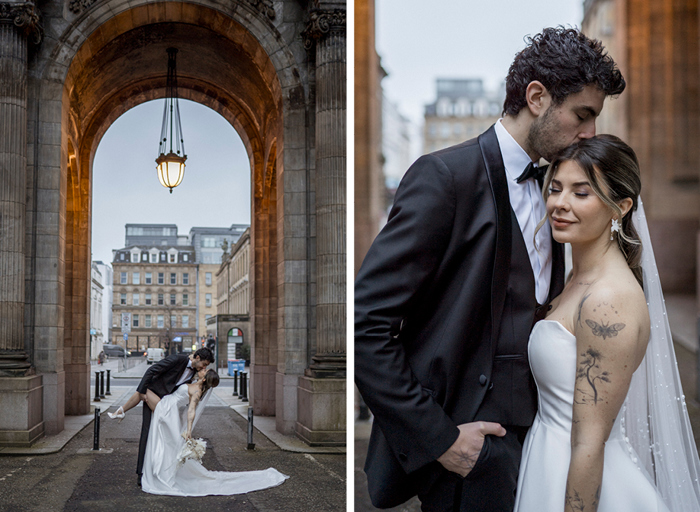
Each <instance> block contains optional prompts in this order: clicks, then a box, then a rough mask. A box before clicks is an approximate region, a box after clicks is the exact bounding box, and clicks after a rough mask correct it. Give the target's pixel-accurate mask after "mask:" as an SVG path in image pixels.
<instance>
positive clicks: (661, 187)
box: [582, 0, 700, 310]
mask: <svg viewBox="0 0 700 512" xmlns="http://www.w3.org/2000/svg"><path fill="white" fill-rule="evenodd" d="M699 22H700V18H699V17H698V1H697V0H691V1H687V2H674V1H672V0H658V1H651V0H586V1H585V2H584V19H583V23H582V29H583V31H584V32H585V33H586V34H587V35H589V36H591V37H595V38H597V39H600V40H601V41H602V42H603V44H604V45H605V46H606V48H607V49H608V52H609V53H610V55H611V56H612V57H613V58H614V59H615V61H616V62H617V63H618V65H619V67H620V70H621V71H622V74H623V75H624V77H625V79H626V80H627V88H626V89H625V92H624V93H623V94H622V95H621V96H620V97H619V98H618V99H613V100H608V101H606V106H605V108H604V109H603V112H602V114H601V116H600V119H599V121H598V123H597V127H598V133H613V134H615V135H618V136H619V137H621V138H622V139H623V140H625V141H627V142H628V143H629V144H630V145H631V146H632V148H633V149H634V150H635V152H636V153H637V157H638V158H639V164H640V168H641V172H642V194H641V195H642V200H643V202H644V207H645V210H646V215H647V220H648V222H649V232H650V235H651V237H652V241H653V242H654V253H655V256H656V261H657V265H658V267H659V274H660V279H661V283H662V285H663V287H664V292H665V293H683V294H696V295H697V294H698V288H699V287H700V272H698V269H699V268H700V261H699V260H700V256H699V252H698V246H700V236H699V234H700V231H699V230H700V145H698V142H697V141H698V138H700V87H699V86H700V49H699V47H700V44H699V40H698V34H699V30H700V27H699V26H698V23H699ZM696 241H697V242H696ZM698 310H700V304H699V305H698Z"/></svg>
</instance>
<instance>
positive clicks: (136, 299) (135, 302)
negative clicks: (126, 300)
mask: <svg viewBox="0 0 700 512" xmlns="http://www.w3.org/2000/svg"><path fill="white" fill-rule="evenodd" d="M140 296H141V294H140V293H134V296H133V297H132V298H131V303H132V304H133V305H134V306H138V305H139V299H140Z"/></svg>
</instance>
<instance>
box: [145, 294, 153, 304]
mask: <svg viewBox="0 0 700 512" xmlns="http://www.w3.org/2000/svg"><path fill="white" fill-rule="evenodd" d="M151 304H153V302H152V301H151V294H150V293H147V294H146V306H150V305H151Z"/></svg>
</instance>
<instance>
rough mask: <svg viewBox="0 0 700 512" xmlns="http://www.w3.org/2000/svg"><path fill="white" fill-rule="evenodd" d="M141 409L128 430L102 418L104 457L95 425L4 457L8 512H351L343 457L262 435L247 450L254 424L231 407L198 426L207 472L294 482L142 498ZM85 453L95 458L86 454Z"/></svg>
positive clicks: (2, 483) (132, 414) (214, 411)
mask: <svg viewBox="0 0 700 512" xmlns="http://www.w3.org/2000/svg"><path fill="white" fill-rule="evenodd" d="M140 407H141V406H139V407H137V408H135V409H133V410H131V411H129V412H128V413H127V415H126V418H124V420H123V421H122V422H121V423H117V422H116V421H114V420H110V419H109V418H107V417H106V415H103V416H102V418H101V439H100V447H101V448H102V449H103V450H104V451H103V452H100V453H95V452H90V451H89V450H90V449H91V448H92V445H93V425H92V423H91V424H90V425H89V426H88V427H86V428H85V429H83V430H82V431H81V432H80V433H78V434H77V435H76V436H75V437H74V438H73V439H72V440H71V441H70V442H69V443H68V444H67V445H66V446H65V447H64V448H63V449H62V450H61V451H60V452H58V453H54V454H50V455H34V456H33V455H22V456H19V455H18V456H0V503H1V505H0V509H1V510H3V511H4V512H25V511H28V512H34V511H36V512H44V511H51V512H53V511H71V512H73V511H75V512H78V511H80V512H88V511H90V512H99V511H119V512H131V511H161V510H162V511H178V510H187V511H188V512H200V511H201V512H214V511H228V510H235V511H237V512H252V511H261V512H263V511H264V512H267V511H290V512H293V511H298V512H316V511H319V512H325V511H327V512H336V511H337V512H341V511H342V512H344V511H345V510H346V464H345V460H346V458H345V455H344V454H318V453H314V454H309V453H292V452H288V451H284V450H281V449H280V448H278V447H277V446H276V445H275V444H274V443H272V442H270V441H269V440H268V439H267V438H266V437H264V436H263V435H262V434H260V433H259V432H257V433H256V435H255V436H254V442H255V444H256V446H255V450H252V451H249V450H246V445H247V437H246V436H247V430H246V429H247V423H246V421H245V420H244V419H243V418H241V417H240V415H238V414H237V413H236V412H235V411H233V410H231V408H229V407H227V406H211V405H210V406H208V407H207V408H206V409H205V410H204V412H203V413H202V417H201V419H200V420H199V423H198V424H197V426H196V427H195V432H194V434H195V435H196V436H197V437H202V438H204V439H205V440H206V441H207V446H208V447H207V452H206V454H205V456H204V459H203V463H204V466H205V467H206V468H207V469H210V470H215V471H245V470H255V469H265V468H268V467H274V468H276V469H278V470H279V471H281V472H282V473H284V474H286V475H290V478H289V479H288V480H287V481H286V482H285V483H284V484H282V485H281V486H279V487H275V488H272V489H266V490H262V491H256V492H252V493H249V494H242V495H237V496H205V497H197V498H183V497H173V496H156V495H150V494H147V493H145V492H142V491H141V489H140V488H139V487H138V486H137V485H136V472H135V471H136V457H137V453H138V439H139V433H140V429H141V409H140ZM112 410H113V409H112ZM86 448H87V449H88V453H79V450H81V449H82V450H85V449H86ZM109 450H112V451H111V453H108V451H109Z"/></svg>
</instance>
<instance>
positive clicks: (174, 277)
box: [170, 274, 177, 284]
mask: <svg viewBox="0 0 700 512" xmlns="http://www.w3.org/2000/svg"><path fill="white" fill-rule="evenodd" d="M170 284H177V274H170Z"/></svg>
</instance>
